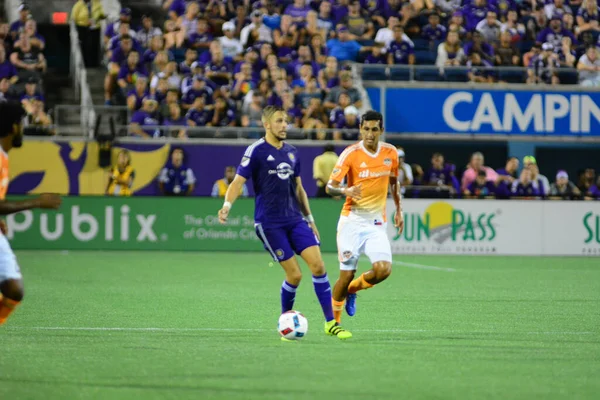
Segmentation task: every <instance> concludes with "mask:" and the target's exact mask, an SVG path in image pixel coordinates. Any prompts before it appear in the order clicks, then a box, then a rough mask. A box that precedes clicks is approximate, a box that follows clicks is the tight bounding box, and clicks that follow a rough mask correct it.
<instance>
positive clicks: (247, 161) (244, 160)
mask: <svg viewBox="0 0 600 400" xmlns="http://www.w3.org/2000/svg"><path fill="white" fill-rule="evenodd" d="M240 164H241V165H242V167H247V166H248V164H250V157H246V156H244V157H242V162H241V163H240Z"/></svg>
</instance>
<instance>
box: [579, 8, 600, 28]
mask: <svg viewBox="0 0 600 400" xmlns="http://www.w3.org/2000/svg"><path fill="white" fill-rule="evenodd" d="M584 3H585V7H583V6H582V7H580V8H579V11H577V18H576V19H577V27H578V28H579V32H580V33H581V32H585V31H589V30H591V31H599V30H600V27H599V26H598V20H599V19H600V7H598V3H597V2H596V1H594V0H587V1H585V2H584Z"/></svg>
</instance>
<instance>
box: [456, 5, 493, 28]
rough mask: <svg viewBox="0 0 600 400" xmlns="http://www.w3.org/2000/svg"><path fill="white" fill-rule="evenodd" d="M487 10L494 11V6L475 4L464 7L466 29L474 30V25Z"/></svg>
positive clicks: (481, 18) (483, 17)
mask: <svg viewBox="0 0 600 400" xmlns="http://www.w3.org/2000/svg"><path fill="white" fill-rule="evenodd" d="M488 11H496V9H495V8H494V7H491V6H481V7H476V6H475V5H470V6H467V7H465V9H464V17H465V27H466V28H467V30H468V31H473V30H475V27H476V26H477V24H478V23H479V22H481V21H482V20H483V19H485V16H486V15H487V13H488Z"/></svg>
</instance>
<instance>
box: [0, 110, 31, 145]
mask: <svg viewBox="0 0 600 400" xmlns="http://www.w3.org/2000/svg"><path fill="white" fill-rule="evenodd" d="M25 115H26V113H25V109H23V106H22V105H21V104H20V103H17V102H15V101H3V102H0V137H6V136H8V135H10V134H11V133H12V132H13V125H14V124H18V123H20V122H21V121H22V120H23V118H25Z"/></svg>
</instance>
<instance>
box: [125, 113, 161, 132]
mask: <svg viewBox="0 0 600 400" xmlns="http://www.w3.org/2000/svg"><path fill="white" fill-rule="evenodd" d="M131 123H132V124H139V125H140V126H141V127H142V129H143V131H144V132H146V133H147V134H148V135H150V136H152V137H159V136H160V129H157V128H147V129H144V127H145V126H156V125H159V123H158V119H157V118H156V116H155V115H152V114H149V113H147V112H146V111H143V110H140V111H136V112H135V113H134V114H133V116H132V117H131Z"/></svg>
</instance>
